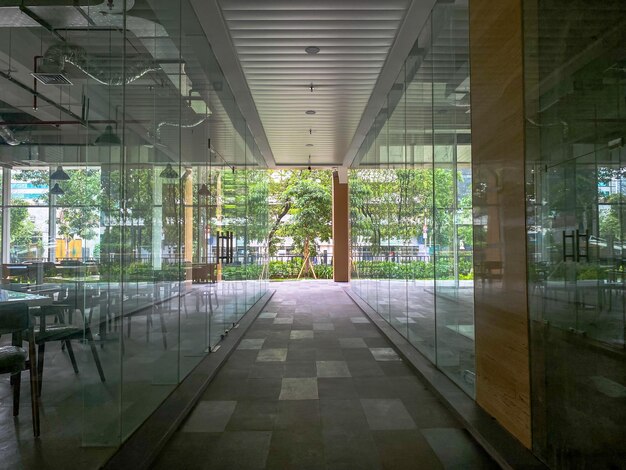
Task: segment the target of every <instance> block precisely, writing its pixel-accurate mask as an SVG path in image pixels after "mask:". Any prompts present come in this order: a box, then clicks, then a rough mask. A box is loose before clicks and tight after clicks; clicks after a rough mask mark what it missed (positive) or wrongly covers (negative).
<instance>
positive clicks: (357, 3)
mask: <svg viewBox="0 0 626 470" xmlns="http://www.w3.org/2000/svg"><path fill="white" fill-rule="evenodd" d="M219 3H220V7H221V10H222V14H223V16H224V19H225V22H226V26H227V27H228V29H229V32H230V36H231V38H232V41H233V45H234V48H235V50H236V53H237V56H238V58H239V61H240V63H241V67H242V70H243V72H244V75H245V77H246V80H247V82H248V86H249V88H250V91H251V93H252V97H253V99H254V102H255V105H256V107H257V110H258V113H259V116H260V119H261V122H262V124H263V127H264V129H265V133H266V135H267V138H268V141H269V144H270V146H271V148H272V152H273V154H274V158H275V160H276V163H277V164H278V165H289V164H306V163H307V161H308V158H309V155H311V161H312V163H314V164H328V165H341V164H342V163H343V160H344V157H345V155H346V152H347V151H348V147H349V146H350V143H351V141H352V138H353V136H354V133H355V130H356V128H357V126H358V125H359V122H360V119H361V116H362V114H363V110H364V109H365V106H366V105H367V103H368V100H369V98H370V96H371V94H372V90H373V89H374V86H375V84H376V81H377V79H378V76H379V74H380V72H381V69H382V67H383V65H384V64H385V60H386V58H387V55H388V53H389V50H390V47H391V46H392V45H393V43H394V39H395V37H396V34H397V31H398V28H399V27H400V25H401V23H402V20H403V18H404V16H405V14H406V11H407V8H408V6H409V5H410V3H411V2H410V0H386V1H384V2H382V1H379V0H351V1H349V2H348V1H336V0H316V1H315V2H311V1H307V2H304V1H302V0H268V1H263V2H259V1H254V0H220V1H219ZM307 46H317V47H319V48H320V51H319V53H318V54H314V55H311V54H307V53H306V52H305V48H306V47H307ZM311 85H312V86H313V90H311ZM307 110H314V111H316V113H315V114H314V115H308V114H306V113H305V111H307Z"/></svg>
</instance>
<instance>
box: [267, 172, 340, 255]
mask: <svg viewBox="0 0 626 470" xmlns="http://www.w3.org/2000/svg"><path fill="white" fill-rule="evenodd" d="M330 187H331V174H330V172H329V171H322V170H314V171H309V170H282V171H273V172H271V174H270V183H269V200H270V225H271V227H270V230H269V235H268V244H269V249H270V253H271V254H275V252H276V248H277V246H276V245H277V244H278V241H279V240H280V238H281V237H291V238H293V240H294V243H295V248H296V253H300V254H304V251H305V250H306V249H309V251H310V254H311V256H314V255H315V253H316V249H315V248H316V247H315V246H314V244H312V243H311V242H313V241H314V240H315V239H319V240H322V241H328V240H329V239H330V237H331V221H330V219H331V214H332V201H331V194H330ZM287 221H288V222H287Z"/></svg>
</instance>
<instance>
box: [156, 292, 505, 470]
mask: <svg viewBox="0 0 626 470" xmlns="http://www.w3.org/2000/svg"><path fill="white" fill-rule="evenodd" d="M272 287H273V288H275V289H277V292H276V294H275V295H274V297H273V299H272V301H271V302H270V303H269V304H268V305H267V307H266V308H265V312H264V313H262V314H261V315H260V316H259V317H258V319H257V320H256V321H255V322H254V324H253V325H252V326H251V327H250V329H249V331H248V332H247V334H246V336H245V339H244V340H243V341H242V342H241V343H240V345H239V347H238V349H237V350H236V351H235V352H234V353H233V354H232V356H231V357H230V358H229V360H228V361H227V363H226V364H225V366H224V367H223V368H222V370H221V371H220V372H219V374H218V376H217V377H216V379H215V381H214V382H213V383H212V384H211V385H210V386H209V388H208V389H207V391H206V392H205V394H204V396H203V398H202V400H201V401H200V402H199V403H198V405H197V406H196V408H195V410H194V411H193V412H192V413H191V414H190V416H189V417H188V419H187V421H186V422H185V424H184V425H183V426H182V427H181V429H180V430H179V431H178V432H177V433H176V435H175V436H174V438H173V439H172V440H171V441H170V443H169V444H168V446H167V447H166V448H165V450H164V451H163V453H162V455H161V457H160V458H159V460H158V461H157V462H156V464H155V466H154V468H156V469H170V468H185V469H205V468H206V469H229V470H232V469H241V470H243V469H263V468H270V469H274V468H275V469H346V470H348V469H350V470H353V469H382V468H385V469H405V468H406V469H414V468H419V469H438V468H443V469H475V468H497V466H496V465H495V464H494V463H493V462H492V461H491V460H490V459H489V457H488V456H487V455H486V454H485V452H484V451H483V450H482V449H481V448H480V447H479V446H478V445H477V444H476V443H475V442H474V441H473V440H472V439H471V437H470V436H469V434H468V433H467V432H466V431H465V430H464V429H462V426H461V425H460V424H459V423H458V422H457V421H456V420H455V419H454V417H453V416H452V415H451V414H450V413H449V412H448V411H447V409H446V408H444V406H443V405H442V404H440V403H439V402H438V401H437V399H436V398H435V396H434V395H432V394H431V393H430V392H429V391H428V390H427V389H426V388H425V387H424V385H423V384H422V382H421V381H420V380H419V379H418V378H417V377H416V376H415V374H414V373H413V372H412V371H411V369H410V368H409V367H407V365H406V364H405V363H404V362H403V361H402V359H401V358H400V357H399V356H398V355H397V354H396V353H395V351H394V350H393V349H392V348H391V345H390V344H389V343H388V342H387V340H386V339H385V338H383V337H382V336H381V335H380V334H379V332H378V330H377V329H376V328H375V327H374V326H373V325H372V324H371V323H370V322H369V320H368V319H367V318H366V317H365V316H364V315H363V314H362V313H361V311H360V310H359V309H358V307H357V306H356V305H354V304H353V303H352V301H351V300H350V298H349V297H348V296H347V295H346V294H345V293H344V292H343V285H341V284H335V283H333V282H330V281H316V282H314V281H304V282H299V283H294V282H290V283H278V284H272Z"/></svg>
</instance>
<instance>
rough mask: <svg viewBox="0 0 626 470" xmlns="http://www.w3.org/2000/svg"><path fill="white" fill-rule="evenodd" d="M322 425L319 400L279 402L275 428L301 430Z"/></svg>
mask: <svg viewBox="0 0 626 470" xmlns="http://www.w3.org/2000/svg"><path fill="white" fill-rule="evenodd" d="M320 426H321V418H320V407H319V401H318V400H283V401H279V402H278V416H277V418H276V422H275V425H274V427H275V429H292V430H294V431H300V430H302V429H311V428H314V427H318V428H319V427H320Z"/></svg>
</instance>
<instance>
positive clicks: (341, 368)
mask: <svg viewBox="0 0 626 470" xmlns="http://www.w3.org/2000/svg"><path fill="white" fill-rule="evenodd" d="M316 366H317V376H318V377H352V376H351V375H350V370H349V369H348V365H347V364H346V362H345V361H317V362H316Z"/></svg>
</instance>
